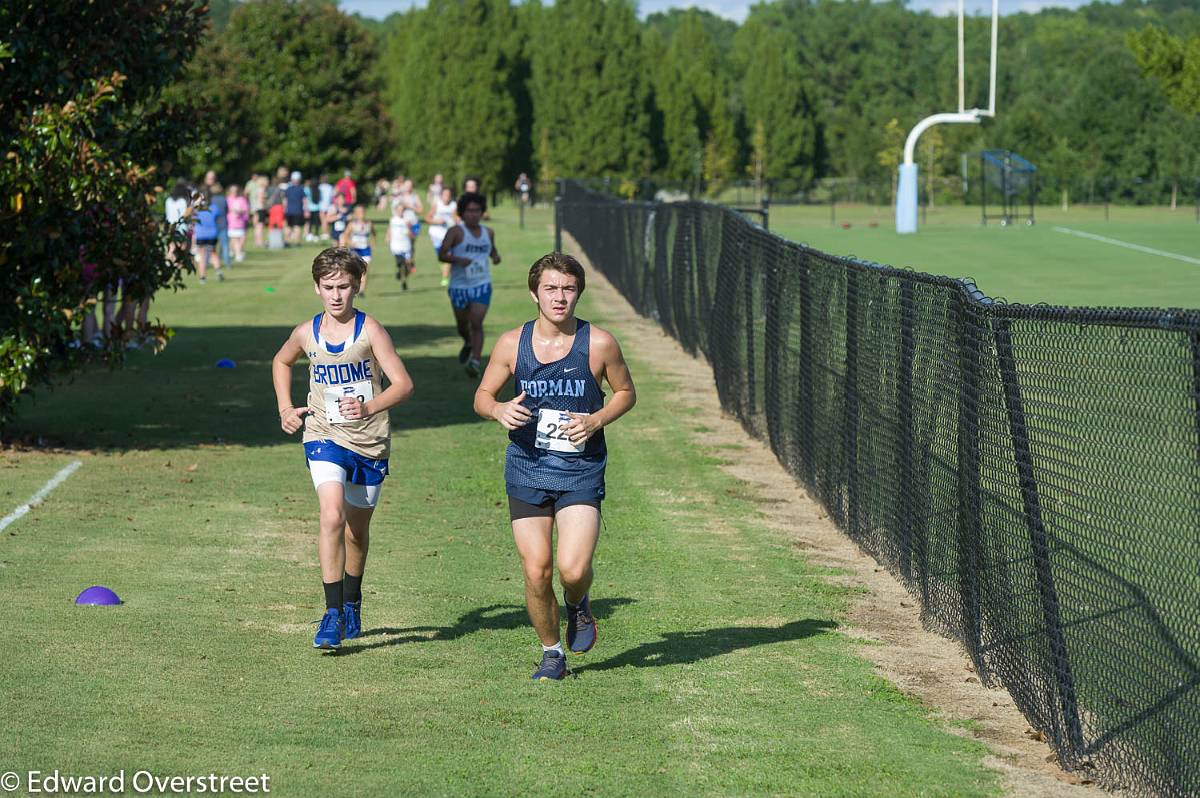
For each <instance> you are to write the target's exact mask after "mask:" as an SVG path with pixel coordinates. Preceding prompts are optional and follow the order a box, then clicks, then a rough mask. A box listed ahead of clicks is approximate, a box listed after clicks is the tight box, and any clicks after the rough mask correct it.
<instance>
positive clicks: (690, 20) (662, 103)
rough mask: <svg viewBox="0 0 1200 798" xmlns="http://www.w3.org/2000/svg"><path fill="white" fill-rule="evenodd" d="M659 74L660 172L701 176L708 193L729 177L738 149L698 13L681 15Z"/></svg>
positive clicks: (711, 45) (715, 56)
mask: <svg viewBox="0 0 1200 798" xmlns="http://www.w3.org/2000/svg"><path fill="white" fill-rule="evenodd" d="M658 75H659V80H658V86H657V91H656V98H657V104H658V107H659V109H660V111H661V113H662V117H663V144H664V150H665V154H666V163H665V164H664V170H663V171H664V172H665V174H667V175H668V176H669V177H670V178H671V179H674V180H680V181H691V180H695V179H697V178H701V177H703V178H704V179H705V180H707V181H709V182H710V184H712V185H711V188H713V189H716V188H719V185H720V183H721V182H722V181H723V180H725V179H727V178H729V177H730V176H731V173H732V171H733V161H734V158H735V157H736V147H737V145H736V142H735V140H734V130H733V119H732V116H731V113H730V109H729V107H728V100H727V91H726V87H725V84H724V79H723V77H722V75H721V71H720V53H719V52H718V50H717V46H716V43H715V42H714V41H713V38H712V35H711V34H710V33H709V32H708V30H707V29H706V28H705V25H704V21H703V18H702V15H701V13H700V12H699V11H696V10H695V9H689V10H688V11H686V12H684V13H682V15H681V16H680V18H679V26H678V28H677V30H676V31H675V34H674V36H673V37H672V39H671V41H670V45H669V46H668V47H667V49H666V52H665V54H664V57H663V60H662V66H661V67H660V69H659V70H658Z"/></svg>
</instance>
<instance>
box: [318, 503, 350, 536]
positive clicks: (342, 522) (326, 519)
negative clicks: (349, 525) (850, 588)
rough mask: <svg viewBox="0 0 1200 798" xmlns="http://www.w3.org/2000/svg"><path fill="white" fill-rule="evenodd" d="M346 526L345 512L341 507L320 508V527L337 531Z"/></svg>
mask: <svg viewBox="0 0 1200 798" xmlns="http://www.w3.org/2000/svg"><path fill="white" fill-rule="evenodd" d="M345 526H346V513H345V511H344V510H343V509H342V508H341V507H322V508H321V529H322V530H333V531H338V530H341V529H342V528H343V527H345Z"/></svg>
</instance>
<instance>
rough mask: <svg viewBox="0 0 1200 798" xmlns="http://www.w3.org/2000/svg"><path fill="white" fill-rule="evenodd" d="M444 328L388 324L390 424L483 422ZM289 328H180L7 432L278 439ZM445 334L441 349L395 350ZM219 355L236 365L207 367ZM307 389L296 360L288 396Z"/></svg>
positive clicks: (30, 405) (67, 437)
mask: <svg viewBox="0 0 1200 798" xmlns="http://www.w3.org/2000/svg"><path fill="white" fill-rule="evenodd" d="M446 316H447V324H446V326H444V327H443V326H438V325H430V324H413V325H389V327H388V331H389V333H390V334H391V336H392V339H393V341H394V342H395V343H396V346H397V348H398V349H399V351H400V355H401V357H402V358H404V364H405V366H406V367H407V368H408V371H409V374H410V375H411V376H412V378H413V384H414V386H415V392H414V395H413V398H412V399H411V400H410V401H409V402H408V403H406V404H404V405H401V406H400V407H398V408H394V409H393V410H392V411H391V420H392V430H393V432H396V431H403V430H407V429H420V428H427V427H446V426H452V425H456V424H474V423H483V422H481V421H480V419H479V417H478V416H476V415H475V412H474V411H473V410H472V407H471V405H472V402H473V400H474V395H475V387H476V384H477V381H476V380H472V379H469V378H468V377H467V376H466V375H465V374H464V373H463V370H462V366H460V365H459V363H458V361H457V359H456V357H455V354H457V351H458V345H459V342H460V339H459V338H458V336H457V335H456V334H455V332H454V329H453V327H452V326H451V322H452V319H451V318H450V314H449V312H447V314H446ZM290 332H291V330H290V328H285V327H184V328H180V329H178V330H177V334H176V336H175V338H174V339H172V340H171V342H170V343H169V345H168V346H167V348H166V349H165V350H164V351H163V352H162V353H161V354H159V355H152V354H150V353H146V352H135V353H133V354H132V355H131V357H130V358H129V362H128V363H127V364H126V366H125V367H124V368H122V369H115V370H108V369H104V368H96V369H92V370H89V371H87V372H84V373H82V374H79V375H77V376H76V377H75V379H73V380H71V381H70V382H67V383H64V384H61V385H58V386H56V387H55V388H54V389H53V390H50V389H41V390H39V391H37V392H36V393H35V394H34V395H32V396H30V397H27V398H25V399H24V400H22V402H21V403H20V404H19V405H18V408H17V417H16V420H15V421H14V422H13V423H12V425H11V427H10V429H9V430H8V431H7V433H8V434H9V435H11V436H12V437H13V438H15V439H21V438H44V439H46V440H47V441H49V442H51V443H54V444H58V445H63V446H67V447H70V448H82V449H100V450H105V449H108V450H111V449H116V450H130V449H165V448H179V447H186V446H197V445H206V444H208V445H212V444H218V445H219V444H229V445H236V446H278V445H280V444H285V443H287V442H288V441H289V440H291V441H293V442H298V441H299V440H300V436H299V435H294V436H292V437H291V438H290V439H289V438H288V437H287V436H285V435H284V434H283V432H282V431H281V430H280V429H279V420H278V418H279V417H278V408H277V407H276V406H275V393H274V389H273V388H272V386H271V359H272V358H273V357H274V356H275V352H276V351H278V349H279V346H280V345H281V344H282V343H283V341H284V340H285V339H286V338H287V336H288V334H289V333H290ZM442 341H445V342H446V343H447V344H448V346H447V354H446V355H444V356H436V355H419V356H411V357H405V351H406V350H409V349H412V348H415V347H420V346H426V345H429V344H437V343H440V342H442ZM223 358H228V359H230V360H232V361H234V363H236V368H217V367H216V363H217V361H218V360H221V359H223ZM307 390H308V369H307V367H306V365H305V362H304V361H301V362H299V363H297V364H296V366H295V367H294V368H293V369H292V400H293V401H294V402H297V403H303V402H304V397H305V394H306V392H307Z"/></svg>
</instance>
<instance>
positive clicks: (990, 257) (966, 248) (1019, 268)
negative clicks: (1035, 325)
mask: <svg viewBox="0 0 1200 798" xmlns="http://www.w3.org/2000/svg"><path fill="white" fill-rule="evenodd" d="M1036 217H1037V224H1036V225H1034V226H1032V227H1030V226H1027V225H1025V224H1024V223H1021V224H1017V225H1014V226H1011V227H1000V226H999V225H998V224H997V223H995V222H991V223H989V225H988V226H987V227H983V226H981V225H980V223H979V209H978V208H977V207H976V208H973V207H962V206H951V207H946V208H935V209H931V210H929V212H928V221H927V223H924V224H921V225H920V226H919V228H918V232H917V233H916V234H913V235H898V234H897V233H896V223H895V214H894V211H893V210H892V209H891V208H886V207H869V206H851V205H847V206H838V207H837V208H836V224H835V223H834V221H833V220H832V219H831V215H830V209H829V207H828V206H824V207H819V206H816V207H814V206H808V207H805V206H785V205H781V206H775V207H772V208H771V231H772V232H774V233H777V234H778V235H781V236H783V237H784V238H789V239H791V240H793V241H800V242H803V243H806V244H808V245H810V246H812V247H815V248H817V249H820V250H822V251H825V252H829V253H832V254H835V255H853V256H855V257H858V258H863V259H866V260H872V261H877V262H879V263H885V264H887V265H889V266H897V267H901V268H907V269H912V270H914V271H919V272H926V273H929V274H936V275H945V276H949V277H971V278H974V280H975V282H976V284H977V285H978V286H979V288H980V289H981V290H982V291H983V292H984V293H986V294H988V295H989V296H993V297H1003V298H1005V299H1007V300H1008V301H1010V302H1022V303H1026V304H1036V303H1039V302H1045V303H1050V304H1060V305H1106V306H1114V305H1115V306H1135V307H1187V308H1200V279H1197V277H1200V265H1196V264H1192V263H1186V262H1183V261H1179V260H1173V259H1170V258H1165V257H1162V256H1156V255H1150V254H1147V253H1143V252H1138V251H1135V250H1131V249H1126V248H1123V247H1119V246H1116V245H1113V244H1108V243H1103V242H1100V241H1094V240H1089V239H1083V238H1079V237H1076V236H1072V235H1068V234H1065V233H1062V232H1059V231H1057V230H1055V229H1054V228H1056V227H1066V228H1070V229H1073V230H1080V231H1083V232H1087V233H1092V234H1095V235H1101V236H1104V237H1106V238H1111V239H1116V240H1119V241H1124V242H1126V243H1130V244H1136V245H1139V246H1143V247H1150V248H1153V249H1159V250H1164V251H1167V252H1172V253H1176V254H1179V255H1185V256H1187V257H1191V258H1200V224H1197V223H1196V214H1195V209H1194V208H1192V207H1181V208H1179V209H1178V210H1175V211H1171V210H1169V209H1166V208H1134V207H1117V206H1112V207H1110V209H1109V221H1107V222H1106V221H1105V218H1104V208H1103V207H1089V206H1075V207H1073V208H1072V209H1070V210H1069V211H1066V212H1064V211H1062V210H1061V209H1060V208H1058V207H1040V208H1038V209H1037V211H1036ZM845 224H849V225H850V226H849V228H844V227H843V226H842V225H845ZM872 225H874V226H872Z"/></svg>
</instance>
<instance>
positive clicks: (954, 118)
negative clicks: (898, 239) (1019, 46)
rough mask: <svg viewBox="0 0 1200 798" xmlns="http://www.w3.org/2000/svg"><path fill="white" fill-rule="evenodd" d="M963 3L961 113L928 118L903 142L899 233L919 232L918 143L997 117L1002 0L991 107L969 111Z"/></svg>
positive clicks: (995, 3)
mask: <svg viewBox="0 0 1200 798" xmlns="http://www.w3.org/2000/svg"><path fill="white" fill-rule="evenodd" d="M963 14H964V9H963V0H958V111H957V112H955V113H941V114H933V115H932V116H927V117H925V118H924V119H922V120H921V121H920V122H918V123H917V124H916V126H915V127H914V128H913V129H912V130H910V131H909V133H908V138H907V139H906V140H905V142H904V162H903V163H901V164H900V179H899V182H898V185H897V189H896V232H897V233H915V232H917V164H916V161H914V160H913V158H914V155H915V154H916V150H917V139H919V138H921V134H922V133H924V132H925V131H926V130H928V129H929V128H931V127H933V126H934V125H943V124H976V125H977V124H979V122H980V120H982V119H983V117H985V116H987V117H994V116H995V115H996V41H997V31H998V30H999V22H1000V0H992V57H991V78H990V81H989V83H988V107H987V108H986V109H983V108H972V109H970V110H967V108H966V68H965V66H964V56H965V52H966V47H965V45H964V41H963V40H964V27H965V25H964V22H963Z"/></svg>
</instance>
